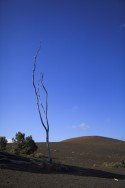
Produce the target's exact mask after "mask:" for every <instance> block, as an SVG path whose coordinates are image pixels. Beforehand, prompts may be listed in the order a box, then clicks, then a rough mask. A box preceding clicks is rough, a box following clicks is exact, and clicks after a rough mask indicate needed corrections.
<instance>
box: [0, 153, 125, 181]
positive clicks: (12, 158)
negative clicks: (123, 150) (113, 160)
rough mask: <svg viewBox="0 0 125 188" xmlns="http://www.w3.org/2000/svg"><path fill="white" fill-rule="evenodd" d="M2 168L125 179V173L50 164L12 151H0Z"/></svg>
mask: <svg viewBox="0 0 125 188" xmlns="http://www.w3.org/2000/svg"><path fill="white" fill-rule="evenodd" d="M0 168H1V169H8V170H15V171H22V172H30V173H39V174H67V175H75V176H84V177H97V178H107V179H114V178H115V179H121V180H123V179H124V180H125V175H122V174H117V173H112V172H107V171H104V170H98V169H90V168H83V167H78V166H71V165H65V164H59V163H53V164H49V163H47V161H45V160H43V161H39V160H38V161H37V160H33V161H32V160H30V159H28V158H26V157H21V156H17V155H12V154H10V153H5V152H4V153H3V152H0Z"/></svg>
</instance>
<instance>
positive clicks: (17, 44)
mask: <svg viewBox="0 0 125 188" xmlns="http://www.w3.org/2000/svg"><path fill="white" fill-rule="evenodd" d="M124 9H125V2H124V1H123V0H116V1H114V0H102V1H100V0H95V1H93V0H25V1H24V0H1V1H0V28H1V29H0V51H1V53H0V135H1V136H3V135H4V136H6V137H7V138H9V139H10V138H12V137H14V135H15V133H16V132H18V131H22V132H25V133H26V135H32V136H33V138H34V139H35V140H36V141H45V132H44V129H43V127H42V126H41V124H40V120H39V116H38V112H37V107H36V101H35V95H34V90H33V86H32V68H33V57H34V55H35V53H36V50H37V48H38V47H39V42H40V41H42V48H41V52H40V55H39V58H38V71H42V72H43V73H44V76H45V84H46V87H47V89H48V93H49V122H50V140H51V141H59V140H63V139H66V138H70V137H77V136H85V135H102V136H107V137H113V138H118V139H125V84H124V83H125V53H124V51H125V11H124Z"/></svg>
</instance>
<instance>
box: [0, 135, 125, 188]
mask: <svg viewBox="0 0 125 188" xmlns="http://www.w3.org/2000/svg"><path fill="white" fill-rule="evenodd" d="M38 146H39V148H38V151H37V153H42V154H43V157H42V160H46V158H45V156H46V144H45V143H38ZM10 147H11V145H8V150H9V148H10ZM51 151H52V156H53V158H54V161H55V163H60V164H64V165H65V167H66V168H64V170H60V171H59V170H55V169H54V170H53V169H49V170H46V169H43V168H40V167H39V165H38V164H33V163H30V160H29V159H25V158H21V159H18V158H16V159H15V158H13V156H9V157H4V160H2V159H1V161H0V188H2V187H8V188H9V187H12V188H16V187H17V188H18V187H19V188H23V187H29V188H30V187H34V188H35V187H36V188H37V187H38V188H39V187H42V188H50V187H53V188H56V187H57V188H70V187H71V188H125V168H114V167H112V168H111V167H105V166H104V165H103V164H104V162H107V163H111V162H113V163H115V162H120V161H121V160H125V142H123V141H118V140H112V139H107V138H102V137H86V138H84V139H82V138H78V139H76V140H74V139H73V140H67V141H65V142H59V143H51ZM10 158H11V160H19V161H24V163H20V162H19V163H16V164H13V163H11V162H10V161H8V160H9V159H10ZM41 164H42V163H41Z"/></svg>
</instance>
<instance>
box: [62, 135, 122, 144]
mask: <svg viewBox="0 0 125 188" xmlns="http://www.w3.org/2000/svg"><path fill="white" fill-rule="evenodd" d="M62 142H68V143H83V142H84V143H85V142H104V143H105V142H124V141H122V140H118V139H113V138H108V137H103V136H82V137H76V138H70V139H66V140H63V141H62Z"/></svg>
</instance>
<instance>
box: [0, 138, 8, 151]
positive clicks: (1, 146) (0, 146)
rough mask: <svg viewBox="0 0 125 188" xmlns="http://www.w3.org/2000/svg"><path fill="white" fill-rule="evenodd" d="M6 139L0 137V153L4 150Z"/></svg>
mask: <svg viewBox="0 0 125 188" xmlns="http://www.w3.org/2000/svg"><path fill="white" fill-rule="evenodd" d="M6 145H7V139H6V137H4V136H0V151H4V150H6Z"/></svg>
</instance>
